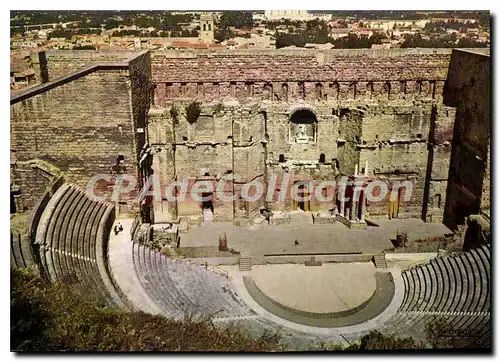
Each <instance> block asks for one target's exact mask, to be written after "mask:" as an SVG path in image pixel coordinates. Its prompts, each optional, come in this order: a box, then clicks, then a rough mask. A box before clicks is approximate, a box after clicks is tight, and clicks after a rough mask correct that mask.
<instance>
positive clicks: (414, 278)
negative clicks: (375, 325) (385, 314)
mask: <svg viewBox="0 0 500 362" xmlns="http://www.w3.org/2000/svg"><path fill="white" fill-rule="evenodd" d="M402 277H403V281H404V286H405V294H404V299H403V302H402V304H401V306H400V308H399V310H398V312H397V313H396V315H395V316H394V317H393V318H392V319H391V320H390V321H389V323H388V324H386V326H385V327H384V329H387V330H390V331H391V332H399V333H401V334H409V333H410V332H411V333H413V335H416V334H420V333H418V332H421V333H425V330H426V328H427V327H428V326H429V325H432V324H435V325H436V326H437V327H438V328H440V329H442V330H443V331H448V332H449V331H452V333H451V334H453V335H456V336H461V337H463V338H467V337H470V338H477V339H478V340H479V339H481V338H488V337H489V336H490V335H491V326H490V278H491V262H490V246H489V245H482V246H480V247H478V248H476V249H472V250H470V251H468V252H464V253H459V254H455V255H448V256H443V257H438V258H435V259H432V260H431V261H429V262H427V263H425V264H420V265H417V266H415V267H413V268H410V269H408V270H405V271H403V273H402ZM442 334H443V335H445V334H446V333H445V332H443V333H442Z"/></svg>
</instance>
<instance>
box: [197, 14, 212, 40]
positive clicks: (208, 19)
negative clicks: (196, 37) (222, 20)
mask: <svg viewBox="0 0 500 362" xmlns="http://www.w3.org/2000/svg"><path fill="white" fill-rule="evenodd" d="M214 39H215V37H214V18H213V16H212V15H211V14H203V15H202V16H201V17H200V40H201V41H202V42H203V43H213V42H214Z"/></svg>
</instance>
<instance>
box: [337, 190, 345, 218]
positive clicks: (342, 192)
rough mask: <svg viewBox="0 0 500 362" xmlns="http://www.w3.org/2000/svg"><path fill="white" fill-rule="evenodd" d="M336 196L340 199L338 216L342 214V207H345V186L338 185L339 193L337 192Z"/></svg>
mask: <svg viewBox="0 0 500 362" xmlns="http://www.w3.org/2000/svg"><path fill="white" fill-rule="evenodd" d="M338 198H339V201H340V210H339V214H340V216H344V209H345V187H342V186H341V187H340V190H339V193H338Z"/></svg>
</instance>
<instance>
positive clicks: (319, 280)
mask: <svg viewBox="0 0 500 362" xmlns="http://www.w3.org/2000/svg"><path fill="white" fill-rule="evenodd" d="M249 275H250V276H251V277H252V279H253V280H254V281H255V283H256V284H257V286H258V287H259V288H260V290H261V291H262V292H264V293H265V294H266V295H268V296H269V297H271V298H272V299H274V300H276V301H277V302H279V303H281V304H283V305H285V306H288V307H291V308H295V309H298V310H303V311H307V312H315V313H329V312H338V311H344V310H348V309H352V308H354V307H357V306H358V305H360V304H362V303H363V302H365V301H366V300H368V299H369V298H370V297H371V296H372V295H373V293H374V292H375V288H376V281H375V266H374V265H373V263H327V264H323V265H322V266H307V267H306V266H305V265H303V264H302V265H300V264H299V265H297V264H274V265H255V266H253V268H252V271H251V272H250V274H249Z"/></svg>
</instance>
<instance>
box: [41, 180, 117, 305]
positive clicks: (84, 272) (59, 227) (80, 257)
mask: <svg viewBox="0 0 500 362" xmlns="http://www.w3.org/2000/svg"><path fill="white" fill-rule="evenodd" d="M114 219H115V211H114V206H113V205H111V204H109V203H104V202H99V201H95V200H94V199H93V198H92V197H91V196H89V195H87V194H86V193H85V191H84V190H82V189H80V188H78V187H77V186H74V185H71V184H67V183H66V184H63V185H62V186H61V187H59V189H57V191H56V192H55V193H54V195H53V196H52V197H51V198H50V200H49V202H48V203H47V205H46V206H45V208H44V210H43V213H42V215H41V218H40V222H39V224H38V227H37V229H36V237H35V246H36V245H38V248H39V253H40V263H41V266H42V272H43V274H44V275H45V276H46V277H47V278H48V279H49V280H50V281H51V282H57V281H64V280H67V279H69V278H74V279H76V280H77V281H78V282H79V283H78V285H79V286H80V288H81V289H82V290H83V291H85V293H86V294H87V295H92V296H93V297H95V298H96V301H97V302H98V303H99V304H101V305H111V306H122V305H123V303H122V301H121V299H120V297H119V293H118V291H117V288H115V286H114V285H113V281H112V280H111V278H110V274H109V270H108V267H107V244H108V240H109V233H110V231H111V227H112V225H113V222H114Z"/></svg>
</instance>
